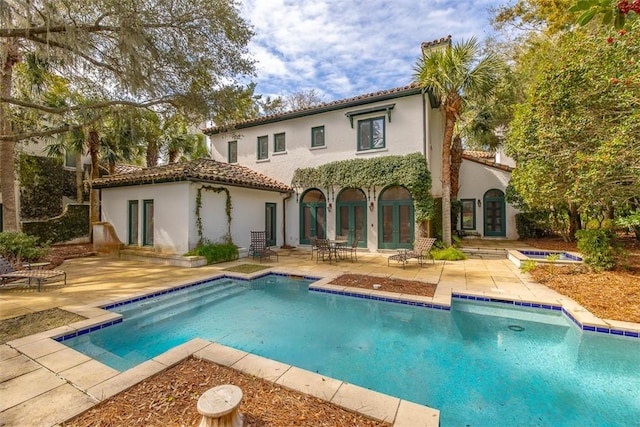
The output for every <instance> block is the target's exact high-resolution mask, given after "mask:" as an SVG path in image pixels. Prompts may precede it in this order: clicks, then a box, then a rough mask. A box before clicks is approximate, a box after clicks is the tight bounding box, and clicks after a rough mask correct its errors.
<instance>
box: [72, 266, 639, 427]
mask: <svg viewBox="0 0 640 427" xmlns="http://www.w3.org/2000/svg"><path fill="white" fill-rule="evenodd" d="M309 283H310V280H300V279H297V278H296V279H292V278H286V277H277V276H276V277H274V276H272V275H270V276H264V277H261V278H259V279H257V280H253V281H245V280H236V279H231V278H222V279H218V280H214V281H211V282H209V283H204V284H202V285H198V286H193V287H191V288H189V289H184V290H181V291H178V292H174V293H171V294H165V295H159V296H157V297H155V298H150V299H144V300H141V301H137V302H133V303H130V304H125V305H121V306H118V307H113V308H112V310H114V311H118V312H120V313H122V314H123V316H124V321H123V322H122V323H120V324H116V325H113V326H110V327H107V328H103V329H101V330H99V331H96V332H93V333H88V334H85V335H82V336H79V337H75V338H71V339H68V340H65V341H64V343H65V344H66V345H69V346H71V347H73V348H75V349H77V350H78V351H81V352H83V353H86V354H88V355H90V356H91V357H93V358H95V359H98V360H100V361H102V362H103V363H105V364H107V365H110V366H112V367H114V368H116V369H120V370H122V369H127V368H128V367H130V366H134V365H136V364H138V363H141V362H143V361H145V360H147V359H149V358H152V357H154V356H156V355H158V354H160V353H162V352H164V351H166V350H168V349H169V348H172V347H174V346H176V345H178V344H181V343H183V342H186V341H188V340H189V339H191V338H193V337H200V338H204V339H208V340H211V341H217V342H219V343H221V344H224V345H227V346H230V347H235V348H238V349H241V350H243V351H248V352H251V353H254V354H258V355H261V356H264V357H268V358H270V359H274V360H279V361H281V362H284V363H287V364H291V365H294V366H299V367H301V368H304V369H307V370H310V371H314V372H318V373H320V374H322V375H326V376H330V377H334V378H338V379H340V380H343V381H347V382H350V383H353V384H357V385H360V386H363V387H367V388H370V389H373V390H377V391H380V392H383V393H386V394H390V395H393V396H396V397H399V398H402V399H406V400H410V401H414V402H417V403H420V404H424V405H427V406H430V407H433V408H438V409H439V410H440V411H441V412H440V422H441V425H442V426H449V425H467V424H469V425H495V426H499V425H509V426H512V425H576V424H578V425H602V424H603V423H605V424H608V425H633V423H637V420H638V419H640V391H639V390H640V370H639V369H638V366H640V339H637V338H624V337H622V338H615V337H609V336H604V335H602V334H595V333H593V334H591V333H583V332H582V331H580V330H579V329H578V328H576V327H575V326H574V325H572V324H571V322H570V321H568V320H567V318H566V317H565V316H564V315H563V314H562V313H561V312H559V311H554V310H539V309H534V308H518V309H516V308H515V307H510V306H507V305H505V304H501V305H499V306H496V305H494V304H488V303H485V302H479V301H469V300H462V299H459V298H456V299H455V300H454V302H453V303H452V307H451V310H450V311H449V310H431V309H426V308H423V307H414V306H408V305H402V304H396V303H389V302H384V301H375V300H362V299H357V298H349V297H345V296H342V295H335V294H328V293H320V292H309V291H308V285H309Z"/></svg>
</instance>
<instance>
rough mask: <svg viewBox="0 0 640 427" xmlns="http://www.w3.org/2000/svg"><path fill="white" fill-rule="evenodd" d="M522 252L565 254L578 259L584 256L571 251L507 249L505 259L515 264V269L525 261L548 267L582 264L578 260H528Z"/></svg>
mask: <svg viewBox="0 0 640 427" xmlns="http://www.w3.org/2000/svg"><path fill="white" fill-rule="evenodd" d="M522 251H525V252H540V253H547V252H557V253H566V254H568V255H570V256H571V257H574V258H579V259H584V256H583V255H582V254H580V253H578V252H572V251H553V250H535V249H507V250H506V252H507V259H508V260H509V261H511V262H512V263H514V264H515V266H516V267H518V268H521V267H522V266H523V264H524V263H525V262H527V261H531V262H535V263H539V264H549V265H558V266H561V265H565V266H566V265H582V264H584V262H583V261H578V260H547V259H532V258H529V257H528V256H527V255H526V254H524V253H522Z"/></svg>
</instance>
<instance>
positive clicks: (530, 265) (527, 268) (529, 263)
mask: <svg viewBox="0 0 640 427" xmlns="http://www.w3.org/2000/svg"><path fill="white" fill-rule="evenodd" d="M537 267H538V262H537V261H534V260H531V259H529V260H526V261H524V262H523V263H522V264H520V272H521V273H530V272H532V271H533V270H535V269H536V268H537Z"/></svg>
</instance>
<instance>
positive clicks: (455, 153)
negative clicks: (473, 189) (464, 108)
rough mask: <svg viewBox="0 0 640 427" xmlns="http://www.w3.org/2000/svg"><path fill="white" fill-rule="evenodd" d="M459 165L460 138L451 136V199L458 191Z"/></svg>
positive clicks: (454, 197) (455, 197)
mask: <svg viewBox="0 0 640 427" xmlns="http://www.w3.org/2000/svg"><path fill="white" fill-rule="evenodd" d="M460 166H462V138H460V135H456V136H454V137H453V143H452V145H451V199H452V200H456V199H457V198H458V192H459V191H460Z"/></svg>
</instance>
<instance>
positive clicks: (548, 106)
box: [506, 21, 640, 239]
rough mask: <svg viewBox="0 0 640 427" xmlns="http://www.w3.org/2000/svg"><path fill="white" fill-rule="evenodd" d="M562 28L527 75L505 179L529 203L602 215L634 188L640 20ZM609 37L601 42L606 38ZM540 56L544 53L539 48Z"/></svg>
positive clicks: (637, 178) (639, 150)
mask: <svg viewBox="0 0 640 427" xmlns="http://www.w3.org/2000/svg"><path fill="white" fill-rule="evenodd" d="M638 24H639V23H638V22H637V21H636V23H635V24H633V25H630V26H628V28H627V29H626V30H624V31H621V32H619V33H618V34H615V35H612V30H611V29H609V28H597V29H592V30H590V31H586V30H584V29H582V30H576V31H572V32H570V33H565V34H562V35H561V36H558V37H557V38H556V39H554V40H553V43H549V44H548V45H547V46H546V50H547V52H548V51H549V50H550V51H552V52H553V55H554V56H555V58H556V59H557V60H556V61H549V62H545V63H544V66H543V67H541V68H540V71H539V72H538V73H536V74H532V75H531V80H530V84H531V86H530V89H529V91H528V97H527V99H526V101H525V102H524V103H522V104H521V105H519V106H518V108H517V111H516V114H515V119H514V121H513V122H512V124H511V132H510V133H509V135H508V138H507V141H506V147H507V149H508V153H509V154H510V155H512V156H513V157H514V158H515V159H516V161H517V162H518V167H517V169H516V170H515V171H514V173H513V175H512V185H513V186H514V188H515V189H516V190H517V192H518V193H519V195H520V196H521V197H522V199H523V200H524V202H525V203H526V205H527V206H529V207H530V208H533V209H535V208H537V209H542V210H557V209H558V208H560V207H563V206H564V207H565V209H567V210H568V212H569V214H570V216H571V217H572V218H573V221H572V227H571V228H570V229H569V230H568V235H567V238H569V239H572V238H573V233H574V232H575V230H576V229H577V228H578V227H579V222H578V218H579V217H578V216H577V215H578V214H579V213H592V214H593V213H596V214H604V212H606V211H608V210H610V208H611V206H615V205H622V204H624V203H627V202H628V201H630V200H632V199H633V198H634V197H637V195H638V188H640V166H639V163H638V159H639V158H640V74H639V73H638V65H637V58H639V55H640V46H639V45H638V43H637V40H638V37H640V25H638ZM607 39H608V41H607ZM545 55H547V53H545Z"/></svg>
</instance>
